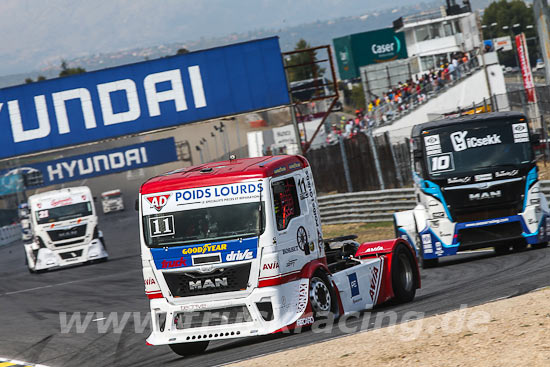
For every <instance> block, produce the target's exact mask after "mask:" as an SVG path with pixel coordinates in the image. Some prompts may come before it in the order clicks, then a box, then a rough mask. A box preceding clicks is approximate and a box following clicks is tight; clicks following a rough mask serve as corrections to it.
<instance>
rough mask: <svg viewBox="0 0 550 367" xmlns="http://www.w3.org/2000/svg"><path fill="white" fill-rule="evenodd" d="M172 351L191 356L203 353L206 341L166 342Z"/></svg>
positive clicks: (206, 345) (206, 344)
mask: <svg viewBox="0 0 550 367" xmlns="http://www.w3.org/2000/svg"><path fill="white" fill-rule="evenodd" d="M168 346H169V347H170V349H172V352H174V353H176V354H178V355H180V356H183V357H186V356H193V355H195V354H201V353H203V352H204V351H205V350H206V348H207V347H208V341H204V342H194V343H178V344H168Z"/></svg>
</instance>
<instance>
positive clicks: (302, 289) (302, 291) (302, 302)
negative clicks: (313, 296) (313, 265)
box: [296, 283, 309, 314]
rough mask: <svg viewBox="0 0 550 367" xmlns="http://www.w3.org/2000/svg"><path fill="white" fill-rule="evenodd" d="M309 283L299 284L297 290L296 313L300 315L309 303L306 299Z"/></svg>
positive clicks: (307, 298)
mask: <svg viewBox="0 0 550 367" xmlns="http://www.w3.org/2000/svg"><path fill="white" fill-rule="evenodd" d="M308 290H309V283H300V285H299V288H298V307H297V308H296V313H298V314H302V313H303V312H304V311H305V310H306V307H307V303H308V301H309V297H308Z"/></svg>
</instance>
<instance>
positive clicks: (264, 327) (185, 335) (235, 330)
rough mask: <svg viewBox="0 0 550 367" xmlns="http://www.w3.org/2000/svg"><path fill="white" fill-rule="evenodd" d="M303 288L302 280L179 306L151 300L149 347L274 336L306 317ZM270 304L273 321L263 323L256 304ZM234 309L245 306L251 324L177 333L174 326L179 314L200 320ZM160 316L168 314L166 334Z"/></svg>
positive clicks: (306, 281) (187, 330)
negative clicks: (232, 297)
mask: <svg viewBox="0 0 550 367" xmlns="http://www.w3.org/2000/svg"><path fill="white" fill-rule="evenodd" d="M300 284H302V287H304V286H305V287H306V289H307V287H309V280H308V279H300V280H296V281H293V282H289V283H286V284H283V285H280V286H273V287H265V288H256V289H254V290H253V291H252V293H250V294H249V295H248V296H246V297H242V298H234V299H230V300H223V301H208V302H200V301H199V302H196V303H186V304H177V305H176V304H173V303H170V302H168V301H167V300H166V299H165V298H157V299H152V300H151V320H152V329H153V332H152V333H151V335H150V336H149V338H147V343H148V344H151V345H163V344H172V343H190V342H196V341H205V340H220V339H231V338H242V337H249V336H257V335H266V334H271V333H273V332H275V331H278V330H280V329H282V328H284V327H285V326H288V325H291V324H293V323H294V322H296V321H297V320H298V319H299V318H300V317H301V316H302V314H303V313H304V311H305V308H306V305H307V301H306V303H305V304H304V303H303V300H302V302H300V297H299V290H300ZM214 296H216V295H211V297H214ZM267 300H269V301H271V304H272V308H273V318H272V320H271V321H266V320H264V318H263V317H262V315H261V314H260V311H259V310H258V307H257V306H256V303H257V302H260V301H262V302H265V301H267ZM176 302H177V301H176ZM235 306H237V307H238V306H245V307H246V309H247V310H248V312H249V314H250V320H251V321H247V322H239V323H230V324H223V325H217V326H200V327H190V328H185V329H177V327H176V324H175V322H174V317H175V315H176V314H177V313H180V312H186V313H187V312H189V313H191V312H194V313H195V315H196V316H197V317H199V318H200V317H202V315H204V312H205V311H213V312H217V311H219V310H223V309H227V308H228V307H235ZM160 313H166V322H165V326H164V329H163V331H161V327H160V325H159V317H158V315H159V314H160Z"/></svg>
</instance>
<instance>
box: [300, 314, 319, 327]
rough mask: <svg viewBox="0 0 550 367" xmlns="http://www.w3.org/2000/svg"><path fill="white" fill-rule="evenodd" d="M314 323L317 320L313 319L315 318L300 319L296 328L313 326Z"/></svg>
mask: <svg viewBox="0 0 550 367" xmlns="http://www.w3.org/2000/svg"><path fill="white" fill-rule="evenodd" d="M314 322H315V319H314V318H313V316H308V317H304V318H301V319H298V321H296V326H307V325H312V324H313V323H314Z"/></svg>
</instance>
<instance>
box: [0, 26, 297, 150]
mask: <svg viewBox="0 0 550 367" xmlns="http://www.w3.org/2000/svg"><path fill="white" fill-rule="evenodd" d="M288 103H289V97H288V91H287V83H286V77H285V73H284V69H283V63H282V58H281V51H280V48H279V43H278V39H277V38H275V37H273V38H267V39H263V40H257V41H251V42H246V43H241V44H235V45H229V46H225V47H219V48H213V49H209V50H205V51H200V52H192V53H189V54H185V55H177V56H172V57H167V58H163V59H157V60H152V61H146V62H141V63H137V64H131V65H125V66H120V67H116V68H111V69H105V70H100V71H96V72H90V73H84V74H80V75H74V76H70V77H66V78H59V79H52V80H47V81H44V82H40V83H32V84H27V85H22V86H17V87H11V88H5V89H0V124H1V125H0V126H2V127H3V128H4V130H3V131H4V133H3V134H1V135H0V147H1V148H0V158H6V157H10V156H16V155H21V154H26V153H32V152H38V151H42V150H48V149H53V148H59V147H63V146H70V145H75V144H78V143H84V142H90V141H97V140H103V139H106V138H112V137H117V136H123V135H128V134H133V133H138V132H144V131H150V130H156V129H161V128H165V127H170V126H176V125H182V124H187V123H191V122H195V121H201V120H206V119H211V118H216V117H220V116H226V115H232V114H237V113H242V112H247V111H253V110H258V109H263V108H269V107H276V106H280V105H284V104H288Z"/></svg>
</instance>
